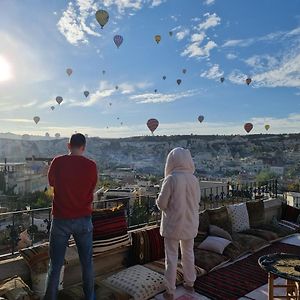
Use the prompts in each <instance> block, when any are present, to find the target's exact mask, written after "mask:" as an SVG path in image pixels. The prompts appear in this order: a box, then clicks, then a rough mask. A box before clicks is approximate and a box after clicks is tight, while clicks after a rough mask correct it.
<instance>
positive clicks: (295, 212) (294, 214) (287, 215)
mask: <svg viewBox="0 0 300 300" xmlns="http://www.w3.org/2000/svg"><path fill="white" fill-rule="evenodd" d="M299 214H300V209H299V208H296V207H293V206H290V205H287V204H286V203H282V214H281V219H283V220H286V221H290V222H294V223H296V222H297V218H298V216H299Z"/></svg>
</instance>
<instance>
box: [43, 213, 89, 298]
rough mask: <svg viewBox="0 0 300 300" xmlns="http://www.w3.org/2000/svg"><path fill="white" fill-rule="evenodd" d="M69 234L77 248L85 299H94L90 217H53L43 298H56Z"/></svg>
mask: <svg viewBox="0 0 300 300" xmlns="http://www.w3.org/2000/svg"><path fill="white" fill-rule="evenodd" d="M71 235H73V237H74V240H75V242H76V245H77V249H78V254H79V259H80V263H81V270H82V281H83V291H84V294H85V299H86V300H93V299H94V270H93V259H92V254H93V224H92V219H91V217H83V218H78V219H53V221H52V224H51V230H50V246H49V248H50V250H49V254H50V263H49V270H48V275H47V280H46V293H45V297H44V300H56V299H57V292H58V291H57V290H58V283H59V275H60V271H61V268H62V266H63V264H64V259H65V253H66V247H67V246H68V240H69V238H70V236H71Z"/></svg>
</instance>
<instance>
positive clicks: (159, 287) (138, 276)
mask: <svg viewBox="0 0 300 300" xmlns="http://www.w3.org/2000/svg"><path fill="white" fill-rule="evenodd" d="M103 282H104V283H106V284H110V285H112V286H115V287H118V288H119V289H121V290H123V291H125V292H126V293H128V294H130V295H131V296H132V297H133V298H134V300H145V299H150V298H151V297H154V296H155V295H156V294H159V293H160V292H162V291H163V290H164V289H165V286H164V276H163V275H161V274H159V273H157V272H154V271H152V270H150V269H148V268H145V267H144V266H141V265H135V266H133V267H130V268H128V269H126V270H123V271H120V272H119V273H117V274H114V275H112V276H110V277H108V278H107V279H105V280H103Z"/></svg>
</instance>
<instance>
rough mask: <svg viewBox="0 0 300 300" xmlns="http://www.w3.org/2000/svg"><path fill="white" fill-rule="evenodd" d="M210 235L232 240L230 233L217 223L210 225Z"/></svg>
mask: <svg viewBox="0 0 300 300" xmlns="http://www.w3.org/2000/svg"><path fill="white" fill-rule="evenodd" d="M209 235H213V236H218V237H221V238H223V239H226V240H229V241H232V237H231V235H230V233H229V232H227V231H226V230H224V229H222V228H221V227H218V226H216V225H209Z"/></svg>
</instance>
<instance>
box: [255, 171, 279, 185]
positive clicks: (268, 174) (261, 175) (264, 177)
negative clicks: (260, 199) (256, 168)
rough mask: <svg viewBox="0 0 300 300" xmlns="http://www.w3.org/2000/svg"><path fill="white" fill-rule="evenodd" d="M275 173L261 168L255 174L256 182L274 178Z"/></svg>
mask: <svg viewBox="0 0 300 300" xmlns="http://www.w3.org/2000/svg"><path fill="white" fill-rule="evenodd" d="M276 178H277V175H276V174H275V173H273V172H271V171H269V170H262V171H260V172H259V173H258V174H257V176H256V181H257V182H266V181H269V180H272V179H276Z"/></svg>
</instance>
